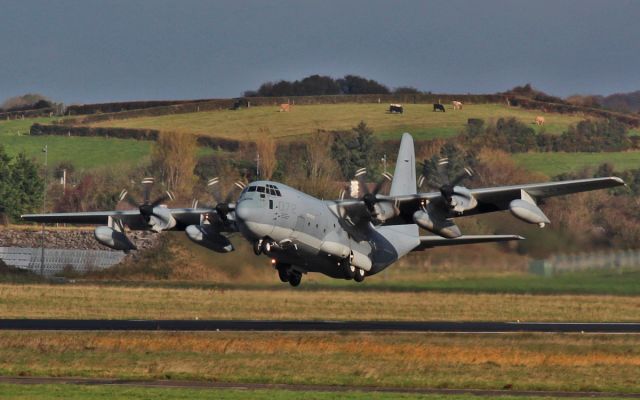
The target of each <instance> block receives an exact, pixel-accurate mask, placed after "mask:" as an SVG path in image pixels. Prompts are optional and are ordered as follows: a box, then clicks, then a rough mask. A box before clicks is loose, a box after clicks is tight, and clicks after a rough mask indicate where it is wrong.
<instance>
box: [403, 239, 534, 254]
mask: <svg viewBox="0 0 640 400" xmlns="http://www.w3.org/2000/svg"><path fill="white" fill-rule="evenodd" d="M523 239H524V237H522V236H519V235H465V236H460V237H457V238H454V239H446V238H443V237H440V236H420V244H419V245H418V247H416V248H415V249H413V251H422V250H426V249H430V248H432V247H441V246H456V245H461V244H473V243H491V242H507V241H510V240H523Z"/></svg>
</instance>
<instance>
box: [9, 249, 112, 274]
mask: <svg viewBox="0 0 640 400" xmlns="http://www.w3.org/2000/svg"><path fill="white" fill-rule="evenodd" d="M124 257H125V254H124V253H122V252H119V251H108V250H66V249H45V250H44V269H43V270H42V272H43V274H44V275H45V276H55V275H58V274H61V273H63V272H64V273H67V272H74V273H80V274H82V273H87V272H91V271H96V270H102V269H105V268H109V267H111V266H112V265H115V264H117V263H119V262H120V261H122V259H123V258H124ZM0 259H2V261H3V262H4V263H5V264H7V265H8V266H11V267H14V268H19V269H24V270H28V271H31V272H33V273H35V274H40V273H41V266H42V248H33V247H0Z"/></svg>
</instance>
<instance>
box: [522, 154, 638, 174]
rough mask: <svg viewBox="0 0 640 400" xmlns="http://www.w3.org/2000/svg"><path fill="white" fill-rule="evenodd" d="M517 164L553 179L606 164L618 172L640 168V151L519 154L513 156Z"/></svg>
mask: <svg viewBox="0 0 640 400" xmlns="http://www.w3.org/2000/svg"><path fill="white" fill-rule="evenodd" d="M512 157H513V159H514V160H516V163H517V164H518V165H520V166H522V167H524V168H526V169H528V170H530V171H537V172H542V173H543V174H545V175H547V176H549V177H553V176H555V175H558V174H562V173H565V172H576V171H580V170H581V169H584V168H588V167H593V168H597V167H598V166H599V165H601V164H604V163H610V164H613V166H614V168H615V169H616V170H617V171H624V170H628V169H638V168H640V151H622V152H611V153H564V152H560V153H517V154H513V155H512Z"/></svg>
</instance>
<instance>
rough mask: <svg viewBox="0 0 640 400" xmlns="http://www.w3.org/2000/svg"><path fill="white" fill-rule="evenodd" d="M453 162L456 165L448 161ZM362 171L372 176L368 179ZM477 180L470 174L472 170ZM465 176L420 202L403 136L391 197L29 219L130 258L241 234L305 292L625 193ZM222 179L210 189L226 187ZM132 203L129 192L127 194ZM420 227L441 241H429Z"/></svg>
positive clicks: (249, 190) (254, 199)
mask: <svg viewBox="0 0 640 400" xmlns="http://www.w3.org/2000/svg"><path fill="white" fill-rule="evenodd" d="M445 162H446V161H445ZM360 172H362V171H360ZM468 172H469V173H470V171H468ZM461 178H462V177H459V178H458V179H455V180H454V181H453V182H451V183H447V184H445V185H443V186H442V187H440V189H439V190H438V191H434V192H427V193H418V191H417V184H416V165H415V152H414V146H413V138H412V137H411V135H409V134H408V133H405V134H403V136H402V141H401V143H400V150H399V152H398V158H397V163H396V168H395V173H394V176H393V178H392V182H391V189H390V192H389V194H388V195H382V194H378V193H377V192H378V189H376V190H374V191H372V192H368V191H367V192H366V193H365V195H364V196H362V197H361V198H359V199H340V200H320V199H317V198H315V197H312V196H309V195H307V194H305V193H303V192H300V191H298V190H296V189H293V188H291V187H289V186H286V185H283V184H281V183H278V182H271V181H255V182H252V183H250V184H249V185H242V184H239V183H237V185H240V186H241V187H242V189H243V190H242V192H241V194H240V197H239V198H238V200H237V201H236V202H230V201H229V200H230V199H229V198H228V199H227V200H226V201H220V202H218V204H217V205H216V206H215V207H203V208H167V207H165V206H161V205H160V203H161V202H162V201H164V200H165V199H166V197H162V198H159V199H157V200H156V201H154V202H150V201H149V191H150V185H149V184H150V183H151V182H152V181H148V180H147V181H143V183H147V185H146V188H147V190H146V191H145V200H144V203H143V204H141V205H140V206H139V207H138V210H130V211H103V212H79V213H52V214H30V215H23V216H22V218H23V219H24V220H26V221H33V222H44V223H51V222H60V223H70V224H92V225H106V226H99V227H97V228H96V230H95V238H96V240H97V241H98V242H100V243H102V244H103V245H105V246H108V247H110V248H112V249H116V250H123V251H130V250H134V249H136V247H135V245H134V244H133V243H132V242H131V241H130V240H129V238H128V237H127V236H126V234H125V228H126V227H127V228H129V229H131V230H152V231H156V232H160V231H164V230H184V231H185V232H186V234H187V236H188V237H189V238H190V239H191V240H192V241H193V242H195V243H197V244H199V245H201V246H204V247H206V248H208V249H211V250H213V251H216V252H220V253H226V252H231V251H233V250H234V247H233V245H232V244H231V242H230V241H229V236H230V235H231V234H233V233H235V232H240V233H241V234H242V236H243V237H244V238H245V239H246V240H248V241H249V242H251V243H252V244H253V249H254V252H255V253H256V255H260V254H264V255H267V256H268V257H270V258H271V260H272V261H271V262H272V264H273V265H274V267H275V268H276V270H277V271H278V276H279V278H280V280H281V281H282V282H289V283H290V284H291V285H292V286H298V285H299V284H300V281H301V279H302V275H303V274H305V273H308V272H320V273H323V274H325V275H328V276H330V277H333V278H339V279H353V280H355V281H357V282H362V281H363V280H364V279H365V277H366V276H370V275H375V274H377V273H378V272H380V271H382V270H384V269H385V268H387V267H388V266H390V265H391V264H393V263H394V262H396V261H398V260H399V259H400V258H401V257H403V256H405V255H406V254H408V253H409V252H411V251H421V250H425V249H428V248H432V247H438V246H452V245H462V244H470V243H483V242H501V241H509V240H521V239H524V238H523V237H521V236H517V235H462V234H461V232H460V229H459V228H458V226H457V225H455V222H454V219H455V218H457V217H461V216H468V215H477V214H483V213H489V212H494V211H503V210H509V211H510V212H511V213H512V214H513V215H514V216H515V217H517V218H519V219H521V220H523V221H525V222H528V223H532V224H538V225H540V226H541V227H542V226H544V224H546V223H549V220H548V218H547V217H546V216H545V215H544V213H543V212H542V210H541V209H540V208H538V206H537V202H538V200H540V199H543V198H546V197H551V196H558V195H565V194H571V193H577V192H583V191H589V190H596V189H605V188H610V187H614V186H620V185H624V182H623V181H622V179H620V178H617V177H608V178H595V179H579V180H571V181H562V182H550V183H536V184H525V185H513V186H500V187H493V188H483V189H468V188H466V187H464V186H461V185H458V183H460V181H461V180H462V179H461ZM217 182H218V180H217V179H212V180H211V181H209V183H210V185H214V184H217ZM123 197H124V193H123ZM419 228H423V229H425V230H427V231H429V232H431V233H433V234H435V235H428V236H423V235H421V234H420V230H419Z"/></svg>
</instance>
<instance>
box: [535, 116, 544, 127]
mask: <svg viewBox="0 0 640 400" xmlns="http://www.w3.org/2000/svg"><path fill="white" fill-rule="evenodd" d="M536 125H544V117H543V116H540V115H538V116H537V117H536Z"/></svg>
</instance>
